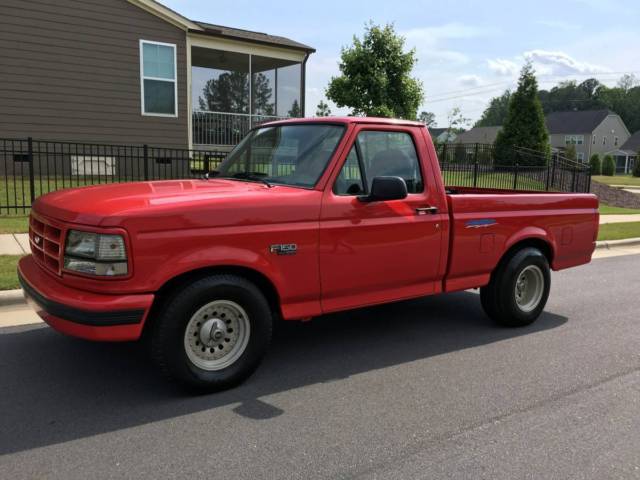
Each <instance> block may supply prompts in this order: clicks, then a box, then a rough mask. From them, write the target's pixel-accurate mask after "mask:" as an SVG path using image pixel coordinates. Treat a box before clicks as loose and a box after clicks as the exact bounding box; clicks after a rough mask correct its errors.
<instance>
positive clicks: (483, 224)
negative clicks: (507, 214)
mask: <svg viewBox="0 0 640 480" xmlns="http://www.w3.org/2000/svg"><path fill="white" fill-rule="evenodd" d="M496 223H498V222H496V221H495V220H494V219H493V218H483V219H481V220H469V221H468V222H467V223H465V224H464V228H487V227H490V226H491V225H495V224H496Z"/></svg>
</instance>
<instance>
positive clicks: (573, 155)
mask: <svg viewBox="0 0 640 480" xmlns="http://www.w3.org/2000/svg"><path fill="white" fill-rule="evenodd" d="M564 157H565V158H568V159H569V160H573V161H574V162H575V161H577V160H578V153H577V152H576V146H575V145H573V144H569V145H567V146H566V147H565V149H564Z"/></svg>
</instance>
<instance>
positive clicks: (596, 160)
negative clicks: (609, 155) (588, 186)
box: [589, 153, 602, 175]
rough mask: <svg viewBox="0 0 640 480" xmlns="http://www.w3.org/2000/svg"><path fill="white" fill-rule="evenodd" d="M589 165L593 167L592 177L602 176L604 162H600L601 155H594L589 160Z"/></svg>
mask: <svg viewBox="0 0 640 480" xmlns="http://www.w3.org/2000/svg"><path fill="white" fill-rule="evenodd" d="M589 165H590V166H591V175H601V174H602V162H601V161H600V155H598V154H597V153H594V154H593V155H591V158H590V159H589Z"/></svg>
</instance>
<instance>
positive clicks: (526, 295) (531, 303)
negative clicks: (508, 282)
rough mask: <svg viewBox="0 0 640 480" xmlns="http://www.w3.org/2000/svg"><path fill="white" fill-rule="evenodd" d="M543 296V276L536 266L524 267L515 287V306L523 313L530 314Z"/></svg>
mask: <svg viewBox="0 0 640 480" xmlns="http://www.w3.org/2000/svg"><path fill="white" fill-rule="evenodd" d="M543 294H544V274H543V273H542V270H541V269H540V267H538V266H537V265H529V266H527V267H525V268H524V269H523V270H522V271H521V272H520V275H518V279H517V280H516V285H515V296H516V304H517V305H518V308H519V309H520V310H522V311H523V312H527V313H528V312H532V311H533V310H535V309H536V308H537V307H538V305H539V304H540V300H542V296H543Z"/></svg>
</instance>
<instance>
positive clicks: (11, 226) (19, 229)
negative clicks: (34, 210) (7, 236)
mask: <svg viewBox="0 0 640 480" xmlns="http://www.w3.org/2000/svg"><path fill="white" fill-rule="evenodd" d="M28 231H29V217H28V216H22V215H21V216H16V217H12V216H0V234H1V233H27V232H28Z"/></svg>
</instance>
